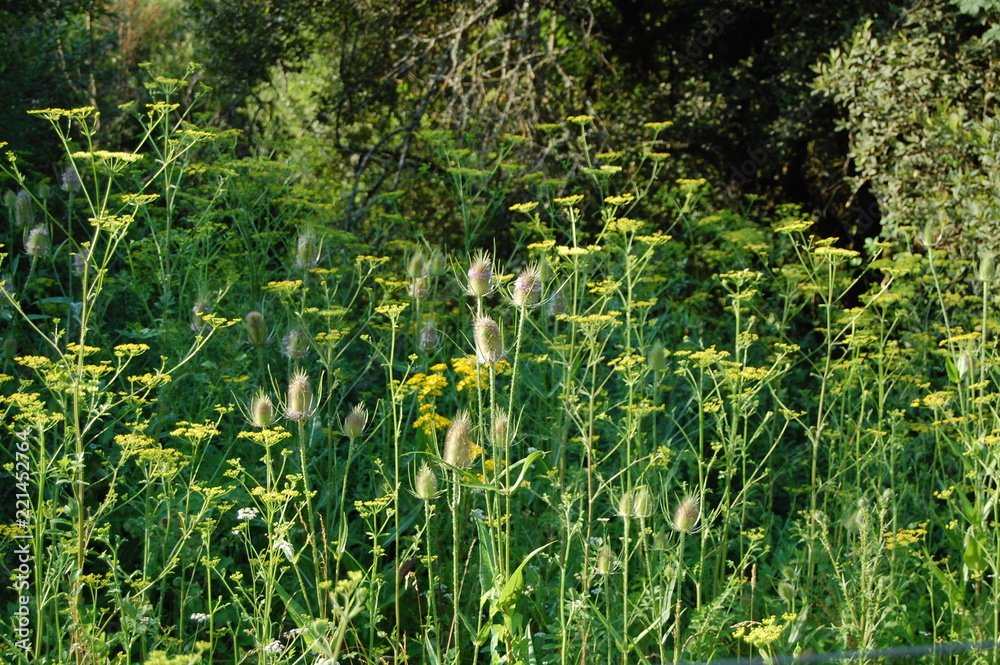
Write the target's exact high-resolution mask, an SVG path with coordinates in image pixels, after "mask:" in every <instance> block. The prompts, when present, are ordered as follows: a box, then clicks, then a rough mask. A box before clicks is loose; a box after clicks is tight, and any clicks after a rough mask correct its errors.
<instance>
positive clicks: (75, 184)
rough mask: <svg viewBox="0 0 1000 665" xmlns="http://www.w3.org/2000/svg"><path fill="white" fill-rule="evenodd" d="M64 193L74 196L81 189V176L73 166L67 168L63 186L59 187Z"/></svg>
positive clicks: (63, 176) (63, 177) (64, 173)
mask: <svg viewBox="0 0 1000 665" xmlns="http://www.w3.org/2000/svg"><path fill="white" fill-rule="evenodd" d="M59 187H60V189H62V190H63V191H64V192H69V193H70V194H72V193H73V192H75V191H76V190H78V189H80V174H79V173H77V172H76V169H74V168H73V167H72V166H67V167H66V170H65V171H63V174H62V185H60V186H59Z"/></svg>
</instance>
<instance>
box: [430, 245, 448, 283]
mask: <svg viewBox="0 0 1000 665" xmlns="http://www.w3.org/2000/svg"><path fill="white" fill-rule="evenodd" d="M447 269H448V261H447V259H445V256H444V253H443V252H442V251H441V250H440V249H436V248H435V250H434V251H433V252H431V258H430V259H429V260H428V261H427V267H426V270H427V273H428V274H429V275H430V276H431V277H440V276H441V275H443V274H444V273H445V270H447Z"/></svg>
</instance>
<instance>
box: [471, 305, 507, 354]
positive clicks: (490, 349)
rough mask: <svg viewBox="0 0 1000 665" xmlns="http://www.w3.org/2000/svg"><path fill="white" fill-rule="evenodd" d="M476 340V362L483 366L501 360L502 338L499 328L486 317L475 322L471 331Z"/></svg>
mask: <svg viewBox="0 0 1000 665" xmlns="http://www.w3.org/2000/svg"><path fill="white" fill-rule="evenodd" d="M473 336H474V337H475V339H476V361H477V362H478V363H479V364H481V365H485V364H488V363H496V362H500V361H501V360H503V355H504V354H503V336H502V335H501V334H500V326H498V325H497V322H496V321H494V320H493V319H491V318H490V317H488V316H484V317H482V318H480V319H479V320H478V321H476V325H475V326H474V329H473Z"/></svg>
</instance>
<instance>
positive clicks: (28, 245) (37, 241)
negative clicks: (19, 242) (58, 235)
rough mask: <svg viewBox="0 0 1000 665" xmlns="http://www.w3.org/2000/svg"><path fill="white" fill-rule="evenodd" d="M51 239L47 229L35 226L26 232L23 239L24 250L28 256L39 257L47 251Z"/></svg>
mask: <svg viewBox="0 0 1000 665" xmlns="http://www.w3.org/2000/svg"><path fill="white" fill-rule="evenodd" d="M51 247H52V241H51V240H49V230H48V229H47V228H45V227H44V226H37V227H35V228H33V229H31V231H29V232H28V238H27V240H25V241H24V251H25V252H27V254H28V256H30V257H32V258H35V259H40V258H43V257H44V256H46V255H47V254H48V253H49V248H51Z"/></svg>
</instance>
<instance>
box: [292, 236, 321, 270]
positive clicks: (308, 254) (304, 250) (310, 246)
mask: <svg viewBox="0 0 1000 665" xmlns="http://www.w3.org/2000/svg"><path fill="white" fill-rule="evenodd" d="M319 251H320V250H319V242H318V241H317V240H316V236H315V235H314V234H313V233H312V232H306V233H303V234H302V235H300V236H299V244H298V247H297V248H296V250H295V265H296V267H298V268H303V269H309V268H315V267H316V266H317V265H318V264H319Z"/></svg>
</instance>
